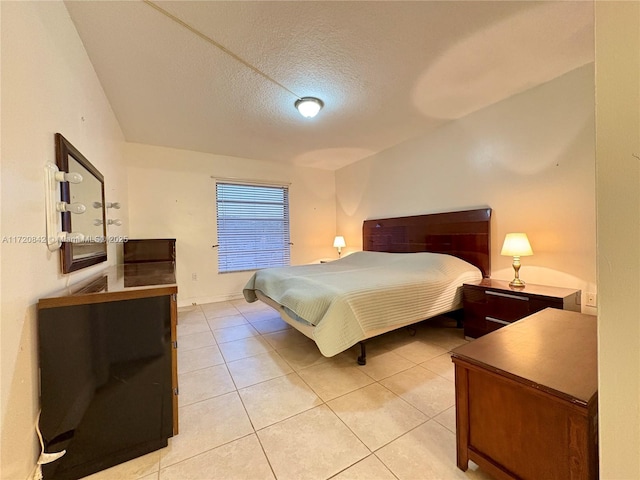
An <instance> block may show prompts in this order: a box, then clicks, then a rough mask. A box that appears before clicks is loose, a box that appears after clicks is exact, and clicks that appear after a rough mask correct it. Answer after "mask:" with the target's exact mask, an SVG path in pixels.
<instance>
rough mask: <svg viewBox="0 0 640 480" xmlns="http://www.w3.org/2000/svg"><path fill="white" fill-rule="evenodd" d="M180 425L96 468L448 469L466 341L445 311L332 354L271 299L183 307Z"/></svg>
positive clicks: (313, 477) (240, 472)
mask: <svg viewBox="0 0 640 480" xmlns="http://www.w3.org/2000/svg"><path fill="white" fill-rule="evenodd" d="M178 317H179V320H178V378H179V385H180V396H179V421H180V434H179V435H177V436H176V437H174V438H171V439H170V440H169V446H168V447H166V448H164V449H162V450H160V451H157V452H153V453H151V454H149V455H146V456H144V457H140V458H137V459H135V460H132V461H130V462H127V463H124V464H121V465H118V466H116V467H113V468H110V469H108V470H105V471H103V472H99V473H97V474H95V475H92V476H91V477H89V478H91V479H92V480H105V479H109V480H110V479H113V480H116V479H117V480H127V479H131V480H134V479H143V480H173V479H192V480H213V479H224V480H236V479H238V480H240V479H248V480H254V479H255V480H260V479H278V480H303V479H310V480H321V479H329V478H331V479H335V480H357V479H363V480H376V479H380V480H385V479H400V480H429V479H434V480H449V479H477V480H490V479H491V477H490V476H489V475H488V474H486V473H485V472H483V471H481V470H479V469H478V467H477V466H476V465H474V464H473V463H470V468H469V470H468V471H467V472H462V471H460V470H459V469H458V468H457V467H456V460H455V406H454V403H455V395H454V383H453V382H454V374H453V372H454V370H453V363H452V362H451V359H450V356H449V350H450V349H452V348H455V347H456V346H458V345H461V344H463V343H466V341H465V340H464V338H463V334H462V330H460V329H457V328H455V322H454V321H452V320H450V319H447V318H446V317H439V318H436V319H432V320H430V321H426V322H422V323H420V324H418V325H417V326H415V328H414V329H400V330H397V331H394V332H390V333H388V334H386V335H382V336H380V337H377V338H375V339H372V340H371V341H369V342H368V344H367V365H365V366H359V365H357V363H356V357H357V355H358V353H359V348H358V347H354V348H352V349H350V350H348V351H346V352H344V353H342V354H340V355H337V356H335V357H332V358H326V357H323V356H322V355H321V354H320V352H319V351H318V349H317V347H316V346H315V344H314V343H313V342H312V341H311V340H309V339H308V338H307V337H305V336H304V335H302V334H301V333H299V332H298V331H297V330H295V329H293V328H291V327H290V326H289V325H287V324H286V323H285V322H283V321H282V320H281V319H280V317H279V316H278V314H277V313H276V312H275V311H274V310H273V309H271V308H270V307H268V306H266V305H264V304H262V303H260V302H256V303H252V304H248V303H246V302H245V301H244V300H242V301H240V300H239V301H231V302H220V303H211V304H206V305H200V306H194V307H189V308H183V309H180V311H179V314H178Z"/></svg>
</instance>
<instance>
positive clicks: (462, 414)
mask: <svg viewBox="0 0 640 480" xmlns="http://www.w3.org/2000/svg"><path fill="white" fill-rule="evenodd" d="M468 381H469V371H468V370H467V369H466V368H464V367H461V366H460V365H458V364H456V460H457V464H458V468H459V469H460V470H462V471H463V472H466V471H467V468H468V467H469V450H468V446H469V383H468Z"/></svg>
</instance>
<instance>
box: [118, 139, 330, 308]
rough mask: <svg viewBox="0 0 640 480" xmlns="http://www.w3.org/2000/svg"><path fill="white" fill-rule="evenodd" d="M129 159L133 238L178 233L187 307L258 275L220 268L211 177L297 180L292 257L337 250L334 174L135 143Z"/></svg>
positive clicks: (182, 299) (228, 293) (298, 259)
mask: <svg viewBox="0 0 640 480" xmlns="http://www.w3.org/2000/svg"><path fill="white" fill-rule="evenodd" d="M125 157H126V160H127V165H128V169H127V171H128V176H129V205H128V208H129V218H130V226H129V231H130V234H131V238H176V255H177V258H176V260H177V266H176V268H177V272H178V304H179V305H181V306H183V305H190V304H191V303H198V304H200V303H206V302H212V301H220V300H227V299H231V298H241V296H242V287H244V285H245V283H246V282H247V280H248V279H249V277H250V276H251V272H238V273H226V274H222V275H219V274H218V256H217V250H216V249H214V248H211V246H212V245H214V244H216V243H217V237H216V207H215V200H216V195H215V180H214V179H212V178H211V177H212V176H217V177H223V178H237V179H245V180H263V181H275V182H290V183H291V185H290V187H289V204H290V223H291V241H292V242H293V244H294V245H293V246H292V247H291V263H292V264H294V265H295V264H302V263H308V262H312V261H314V260H318V259H320V258H323V257H335V256H337V254H336V250H335V249H334V248H333V247H332V245H333V237H334V235H335V226H336V213H335V211H336V210H335V181H334V173H333V172H330V171H326V170H318V169H313V168H307V167H294V166H291V165H284V164H276V163H273V162H265V161H259V160H250V159H243V158H236V157H226V156H222V155H211V154H206V153H198V152H191V151H185V150H176V149H171V148H165V147H156V146H150V145H141V144H132V143H128V144H127V145H126V148H125ZM194 273H195V274H196V276H197V280H193V279H192V275H193V274H194Z"/></svg>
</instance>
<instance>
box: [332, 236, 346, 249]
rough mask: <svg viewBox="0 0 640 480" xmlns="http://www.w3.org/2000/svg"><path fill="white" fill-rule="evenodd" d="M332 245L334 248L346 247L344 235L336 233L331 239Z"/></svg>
mask: <svg viewBox="0 0 640 480" xmlns="http://www.w3.org/2000/svg"><path fill="white" fill-rule="evenodd" d="M333 246H334V247H335V248H342V247H346V246H347V244H346V243H345V241H344V237H343V236H342V235H338V236H336V238H334V239H333Z"/></svg>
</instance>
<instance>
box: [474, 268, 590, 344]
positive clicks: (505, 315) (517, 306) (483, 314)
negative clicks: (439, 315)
mask: <svg viewBox="0 0 640 480" xmlns="http://www.w3.org/2000/svg"><path fill="white" fill-rule="evenodd" d="M580 293H581V291H580V290H574V289H569V288H560V287H548V286H545V285H531V284H527V285H526V286H525V287H524V288H513V287H510V286H509V282H508V281H504V280H493V279H490V278H484V279H482V280H481V281H480V282H476V283H465V284H464V285H463V287H462V301H463V306H464V335H465V337H471V338H477V337H481V336H482V335H485V334H487V333H489V332H492V331H494V330H497V329H499V328H501V327H504V326H505V325H509V324H510V323H513V322H515V321H516V320H520V319H521V318H524V317H526V316H528V315H531V314H532V313H535V312H538V311H540V310H543V309H545V308H547V307H551V308H558V309H560V310H573V311H575V312H579V311H580Z"/></svg>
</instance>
